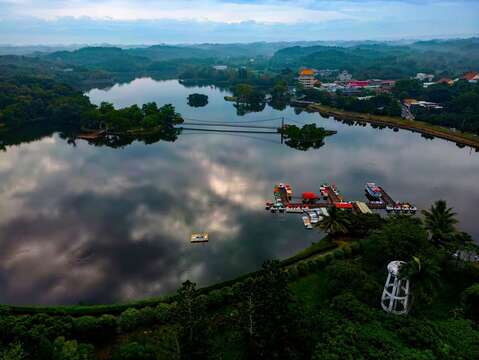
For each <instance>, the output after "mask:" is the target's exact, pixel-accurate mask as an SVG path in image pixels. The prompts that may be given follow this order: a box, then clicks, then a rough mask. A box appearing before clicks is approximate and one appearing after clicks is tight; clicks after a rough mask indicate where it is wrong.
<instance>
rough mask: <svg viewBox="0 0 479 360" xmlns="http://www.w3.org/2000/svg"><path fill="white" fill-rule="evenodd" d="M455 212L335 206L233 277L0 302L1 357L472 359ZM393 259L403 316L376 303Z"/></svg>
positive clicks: (469, 307)
mask: <svg viewBox="0 0 479 360" xmlns="http://www.w3.org/2000/svg"><path fill="white" fill-rule="evenodd" d="M339 214H340V215H339ZM454 220H455V218H454V214H453V212H452V210H449V209H448V207H447V205H446V204H445V203H443V202H438V203H436V204H434V205H433V206H432V207H431V209H430V210H428V211H427V212H424V221H421V220H420V219H419V218H414V217H408V216H391V217H389V218H387V219H384V218H381V217H379V216H378V215H354V214H352V213H349V212H344V211H339V213H338V214H336V215H331V219H330V220H329V221H328V226H327V227H325V230H327V231H328V232H329V235H327V236H326V237H325V238H323V239H322V240H321V241H320V242H319V243H318V244H313V245H312V246H311V248H310V249H307V250H305V251H303V252H301V253H300V254H298V255H296V256H295V257H292V258H290V259H288V260H285V261H282V262H279V261H267V262H265V264H264V266H263V268H262V269H261V270H260V271H258V272H256V273H253V274H249V275H245V276H242V277H240V278H238V279H236V280H234V281H229V282H226V283H223V284H217V285H215V286H212V287H209V288H205V289H197V288H196V286H195V284H193V283H191V282H189V281H186V282H185V283H184V284H183V286H182V287H181V288H180V289H179V290H178V292H177V293H176V294H175V295H174V296H171V297H169V298H164V299H157V300H153V299H152V300H147V301H145V302H138V303H136V304H130V305H123V308H118V307H116V308H115V306H118V305H112V306H111V307H110V306H95V305H92V306H90V307H88V306H83V307H57V308H45V307H43V308H42V307H38V308H35V307H33V308H29V307H23V308H22V307H9V306H3V307H2V309H1V310H0V344H1V349H2V350H1V351H0V356H1V358H3V359H136V360H141V359H216V358H227V359H252V358H254V359H272V358H274V359H343V358H348V357H352V358H365V359H369V358H375V359H386V358H390V357H391V356H393V357H395V358H399V359H410V358H420V359H445V358H457V359H477V357H478V356H479V327H478V326H479V323H478V322H477V321H479V319H478V317H477V308H478V307H479V303H478V299H479V296H478V284H479V268H478V266H477V264H473V263H471V262H468V261H464V260H463V259H460V258H459V259H458V258H456V259H454V258H453V257H452V253H453V252H455V251H456V250H458V249H459V250H463V249H465V248H471V247H475V248H477V246H476V245H474V244H473V243H472V241H471V240H470V239H469V240H467V236H465V234H464V233H461V232H459V231H457V229H456V228H455V225H454V224H455V221H454ZM359 223H361V224H363V226H362V227H360V228H359V229H358V227H357V225H358V224H359ZM438 229H440V231H439V230H438ZM438 237H440V239H441V241H438ZM465 239H466V240H465ZM398 259H402V260H405V261H407V262H408V263H407V266H406V267H404V269H401V274H402V276H408V277H409V278H410V280H411V284H412V287H411V290H412V306H411V308H410V312H409V314H408V315H406V316H394V315H388V314H386V313H384V312H383V310H381V309H380V307H379V299H380V296H381V292H382V287H383V284H384V281H385V277H386V265H387V264H388V262H389V261H391V260H398ZM75 308H77V309H78V311H76V312H71V311H70V309H75ZM55 309H56V310H55ZM52 310H53V312H52ZM93 310H95V311H93ZM49 312H50V314H55V316H52V315H49V314H48V313H49ZM73 315H74V316H73Z"/></svg>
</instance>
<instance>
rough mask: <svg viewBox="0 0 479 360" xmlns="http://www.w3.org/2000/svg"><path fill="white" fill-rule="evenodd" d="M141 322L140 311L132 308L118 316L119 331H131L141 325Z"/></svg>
mask: <svg viewBox="0 0 479 360" xmlns="http://www.w3.org/2000/svg"><path fill="white" fill-rule="evenodd" d="M141 323H142V321H141V313H140V311H139V310H137V309H134V308H130V309H127V310H125V311H123V312H122V313H121V315H120V316H119V317H118V325H119V327H120V331H121V332H128V331H132V330H134V329H136V328H138V327H139V326H141Z"/></svg>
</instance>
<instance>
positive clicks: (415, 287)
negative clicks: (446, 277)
mask: <svg viewBox="0 0 479 360" xmlns="http://www.w3.org/2000/svg"><path fill="white" fill-rule="evenodd" d="M440 271H441V269H440V267H439V266H438V264H437V263H436V262H434V260H431V259H425V258H423V259H421V258H419V257H416V256H413V257H412V259H411V260H410V261H408V262H407V263H406V264H405V265H403V266H401V269H400V273H399V276H400V277H401V278H407V279H409V284H410V287H411V301H410V303H409V307H410V308H411V307H412V304H413V303H414V302H419V303H420V305H422V306H424V305H429V304H431V302H432V300H433V299H434V296H435V295H436V293H437V287H438V286H439V284H440V281H439V279H440V276H439V273H440Z"/></svg>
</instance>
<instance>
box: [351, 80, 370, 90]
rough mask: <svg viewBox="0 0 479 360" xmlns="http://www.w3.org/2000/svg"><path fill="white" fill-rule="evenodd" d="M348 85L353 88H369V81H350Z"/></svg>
mask: <svg viewBox="0 0 479 360" xmlns="http://www.w3.org/2000/svg"><path fill="white" fill-rule="evenodd" d="M348 85H349V86H350V87H352V88H363V87H366V86H369V81H367V80H366V81H357V80H356V81H350V82H349V83H348Z"/></svg>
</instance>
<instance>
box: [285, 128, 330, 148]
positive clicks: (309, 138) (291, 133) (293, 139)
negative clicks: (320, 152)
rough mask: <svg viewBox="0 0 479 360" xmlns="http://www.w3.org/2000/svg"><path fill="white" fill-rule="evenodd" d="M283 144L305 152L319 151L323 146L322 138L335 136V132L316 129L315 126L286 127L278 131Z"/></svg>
mask: <svg viewBox="0 0 479 360" xmlns="http://www.w3.org/2000/svg"><path fill="white" fill-rule="evenodd" d="M280 131H281V133H282V134H283V137H284V138H285V139H286V141H285V143H286V145H288V146H289V147H291V148H293V149H297V150H302V151H306V150H309V149H310V148H313V149H319V148H320V147H322V146H323V145H324V138H325V137H326V136H331V135H334V134H336V131H331V130H326V129H324V128H322V127H319V128H318V127H316V124H308V125H304V126H303V127H302V128H299V127H297V126H296V125H287V126H285V127H284V128H283V129H281V130H280Z"/></svg>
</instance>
